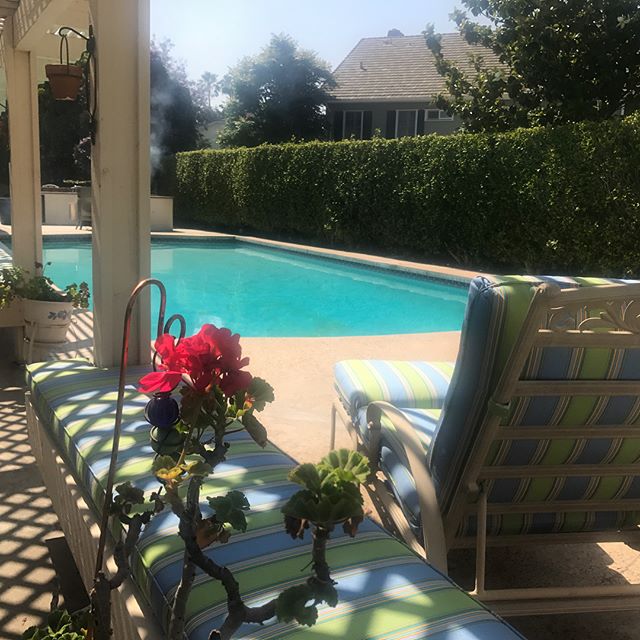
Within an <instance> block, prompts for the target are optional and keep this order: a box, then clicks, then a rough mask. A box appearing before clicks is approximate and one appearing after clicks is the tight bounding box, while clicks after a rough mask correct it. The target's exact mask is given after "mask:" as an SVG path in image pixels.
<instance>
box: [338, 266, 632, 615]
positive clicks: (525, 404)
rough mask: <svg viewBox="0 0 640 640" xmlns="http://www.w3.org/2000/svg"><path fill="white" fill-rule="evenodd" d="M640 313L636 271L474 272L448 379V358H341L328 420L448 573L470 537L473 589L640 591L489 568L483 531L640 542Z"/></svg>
mask: <svg viewBox="0 0 640 640" xmlns="http://www.w3.org/2000/svg"><path fill="white" fill-rule="evenodd" d="M639 316H640V284H638V283H629V282H624V281H611V280H603V279H594V278H579V279H571V278H541V279H538V278H533V277H505V278H486V277H479V278H476V279H475V280H473V281H472V283H471V286H470V293H469V301H468V305H467V310H466V315H465V320H464V326H463V329H462V334H461V343H460V351H459V354H458V359H457V362H456V364H455V367H454V369H453V377H452V378H449V377H448V371H449V370H448V368H447V367H446V366H445V365H442V364H440V365H435V366H433V365H432V366H430V367H429V365H427V363H398V362H396V363H390V364H389V363H384V362H381V361H374V362H366V361H364V362H358V361H345V362H341V363H338V364H337V365H336V367H335V373H336V388H337V390H338V393H339V396H340V401H339V402H337V403H336V405H335V406H334V409H333V421H334V422H335V417H336V415H340V416H342V418H343V420H344V421H345V423H346V424H347V426H348V427H349V429H350V431H351V433H352V434H353V435H354V439H355V440H356V442H357V443H358V445H359V446H360V448H361V449H363V450H364V451H365V452H366V453H367V454H368V455H369V456H370V458H371V460H372V462H374V463H377V464H379V469H380V471H381V473H382V474H383V476H384V480H382V479H380V478H376V480H375V481H374V484H373V486H374V489H375V492H376V495H378V496H379V497H380V499H381V500H382V501H383V503H384V504H385V505H386V507H387V509H388V511H389V514H390V515H391V517H392V518H393V519H394V521H395V522H396V523H397V524H398V528H399V530H400V532H401V534H402V536H403V537H404V538H405V540H406V541H407V542H408V543H409V544H410V545H411V546H413V548H414V549H417V550H419V549H423V550H424V549H426V554H427V557H428V558H429V560H430V562H432V563H433V564H434V565H435V566H437V567H438V568H440V569H441V570H443V571H445V572H446V570H447V553H448V551H449V550H450V549H453V548H456V547H468V546H472V547H473V546H475V548H476V590H475V592H474V593H475V595H477V596H478V597H479V598H480V599H482V600H483V601H485V602H487V603H489V605H490V606H491V607H492V608H493V609H495V610H497V611H499V612H501V613H505V614H519V613H531V612H540V613H543V612H560V611H591V610H597V609H605V608H608V609H624V608H637V607H638V606H639V604H640V585H623V586H619V587H618V586H615V587H599V588H596V587H594V588H589V587H584V588H583V587H578V588H575V589H574V588H571V589H567V588H561V589H560V588H548V589H511V590H496V589H493V590H490V589H487V588H486V587H485V577H484V576H485V552H486V546H487V544H492V545H498V546H501V545H512V544H518V543H521V544H531V543H533V542H558V543H568V542H583V541H591V542H595V541H598V542H601V541H611V540H623V541H629V540H633V541H635V542H636V543H637V542H639V541H640V535H639V530H638V524H640V464H639V463H638V461H639V460H640V317H639ZM403 367H404V369H403ZM407 372H409V373H411V375H412V379H407ZM416 372H419V373H420V376H418V377H416ZM332 431H335V425H334V426H333V427H332ZM387 488H390V489H391V493H392V494H393V495H392V496H390V495H389V491H388V489H387Z"/></svg>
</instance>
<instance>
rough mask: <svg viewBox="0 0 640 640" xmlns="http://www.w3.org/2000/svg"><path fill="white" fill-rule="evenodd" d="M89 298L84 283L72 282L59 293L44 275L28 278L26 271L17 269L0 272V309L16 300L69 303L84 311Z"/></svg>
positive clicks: (87, 289) (9, 268) (87, 286)
mask: <svg viewBox="0 0 640 640" xmlns="http://www.w3.org/2000/svg"><path fill="white" fill-rule="evenodd" d="M48 264H50V263H48ZM40 266H41V265H40ZM89 296H90V293H89V285H88V284H87V283H86V282H81V283H80V284H76V283H75V282H74V283H72V284H69V285H67V286H66V288H65V289H64V291H60V289H57V288H56V287H55V285H54V283H53V281H52V280H51V278H48V277H47V276H45V275H38V276H30V275H29V273H28V272H27V271H25V270H24V269H21V268H19V267H6V268H4V269H2V270H0V309H2V308H3V307H6V306H7V305H9V304H10V303H11V302H12V301H13V300H15V299H16V298H25V299H27V300H40V301H43V302H71V303H72V304H73V306H74V307H77V308H80V309H86V308H87V307H88V306H89Z"/></svg>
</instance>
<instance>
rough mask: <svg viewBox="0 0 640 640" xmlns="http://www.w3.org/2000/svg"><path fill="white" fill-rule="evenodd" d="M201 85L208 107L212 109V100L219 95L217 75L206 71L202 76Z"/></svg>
mask: <svg viewBox="0 0 640 640" xmlns="http://www.w3.org/2000/svg"><path fill="white" fill-rule="evenodd" d="M199 84H200V86H201V87H202V92H203V95H204V96H205V97H206V99H207V106H208V107H209V109H211V98H213V97H214V96H217V95H218V77H217V76H216V74H215V73H211V72H210V71H205V72H204V73H203V74H202V75H201V76H200V83H199Z"/></svg>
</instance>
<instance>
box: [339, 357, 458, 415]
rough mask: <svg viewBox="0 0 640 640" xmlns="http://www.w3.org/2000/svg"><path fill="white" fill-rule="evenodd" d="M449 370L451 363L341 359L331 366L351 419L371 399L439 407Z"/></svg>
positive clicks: (450, 370)
mask: <svg viewBox="0 0 640 640" xmlns="http://www.w3.org/2000/svg"><path fill="white" fill-rule="evenodd" d="M452 373H453V363H452V362H419V361H416V362H405V361H401V360H343V361H342V362H338V363H337V364H336V365H335V367H334V375H335V386H336V390H337V391H338V397H339V398H340V400H341V402H342V404H343V405H344V407H345V408H346V410H347V412H348V413H349V415H350V416H351V417H352V418H355V417H357V414H358V410H359V409H360V408H361V407H366V406H367V405H368V404H369V403H370V402H373V401H374V400H386V401H387V402H390V403H391V404H394V405H396V406H398V407H417V408H420V409H440V408H442V405H443V403H444V398H445V396H446V393H447V388H448V387H449V382H450V381H451V375H452Z"/></svg>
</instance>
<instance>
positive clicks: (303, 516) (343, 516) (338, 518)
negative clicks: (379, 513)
mask: <svg viewBox="0 0 640 640" xmlns="http://www.w3.org/2000/svg"><path fill="white" fill-rule="evenodd" d="M369 473H370V469H369V461H368V460H367V458H365V457H364V456H363V455H362V454H361V453H358V452H357V451H348V450H347V449H340V450H339V451H332V452H331V453H330V454H329V455H328V456H326V457H324V458H323V459H322V461H321V462H320V463H318V464H311V463H306V464H301V465H298V466H297V467H295V468H294V469H293V470H292V471H291V472H290V473H289V480H291V481H292V482H296V483H297V484H300V485H302V486H303V487H305V488H304V489H303V490H301V491H298V492H297V493H295V494H294V495H293V496H291V498H289V500H288V501H287V503H286V504H285V505H284V507H282V513H284V514H285V516H288V517H291V518H297V519H298V520H302V521H304V520H307V521H309V522H313V523H314V524H316V525H319V526H322V527H324V528H327V529H332V528H333V526H334V525H335V524H337V523H339V522H344V521H345V520H349V519H351V518H361V517H362V515H363V510H362V504H363V502H362V496H361V495H360V484H362V483H363V482H365V480H366V479H367V477H368V475H369Z"/></svg>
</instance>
